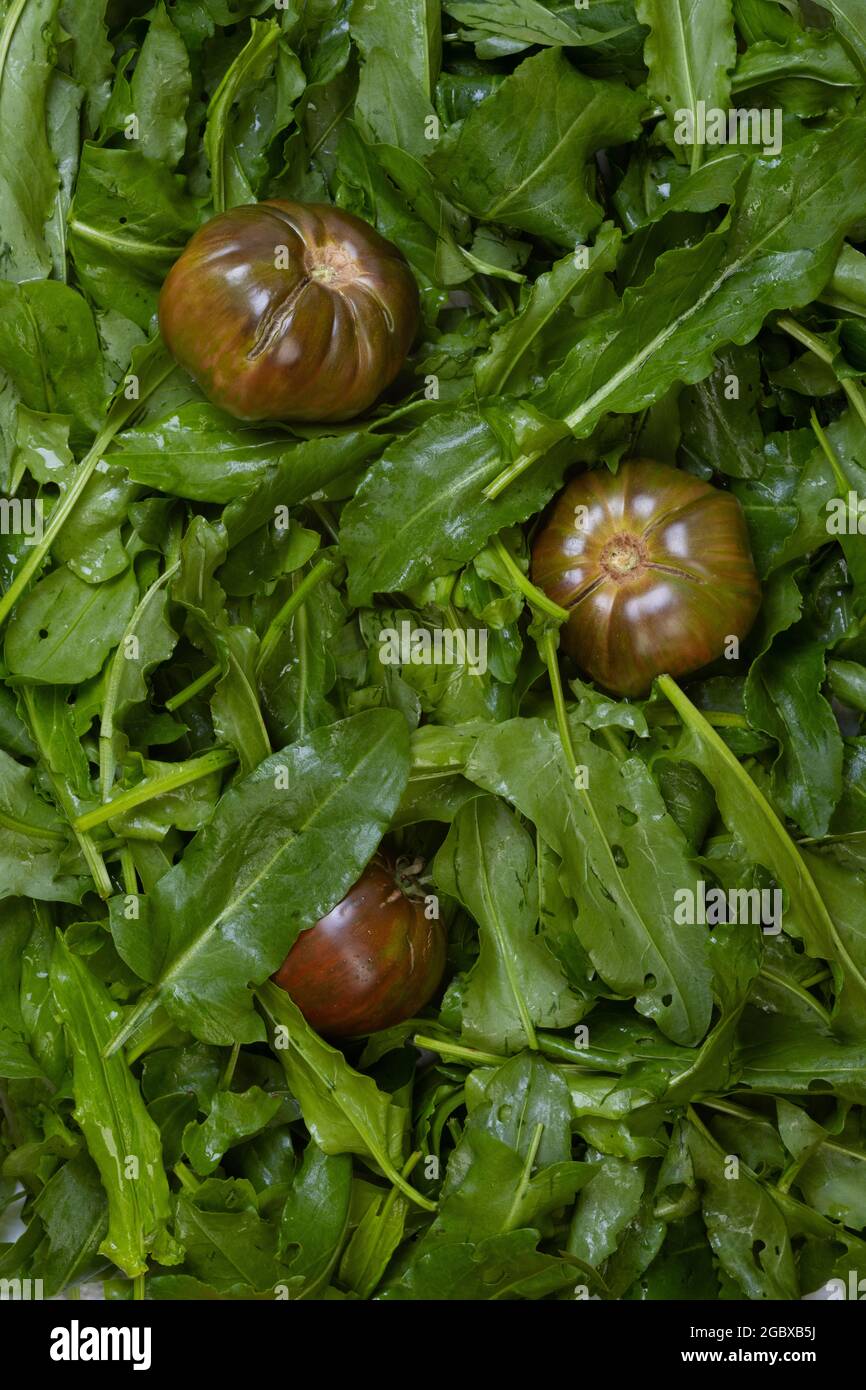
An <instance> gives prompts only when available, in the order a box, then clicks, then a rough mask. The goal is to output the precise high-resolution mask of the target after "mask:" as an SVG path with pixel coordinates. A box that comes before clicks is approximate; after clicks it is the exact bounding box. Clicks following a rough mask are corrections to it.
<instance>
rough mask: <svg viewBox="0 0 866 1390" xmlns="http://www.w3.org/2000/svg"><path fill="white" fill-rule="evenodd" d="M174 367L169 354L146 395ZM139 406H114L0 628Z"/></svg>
mask: <svg viewBox="0 0 866 1390" xmlns="http://www.w3.org/2000/svg"><path fill="white" fill-rule="evenodd" d="M153 345H154V348H155V350H157V351H159V350H163V351H164V349H161V345H160V340H159V338H155V339H153ZM174 368H175V363H174V359H173V358H171V357H169V356H168V354H166V356H165V361H164V363H163V364H162V365H161V367H160V368H159V371H158V372H156V373H155V375H154V378H153V381H152V382H151V383H150V384H149V386H148V392H147V394H150V393H151V392H152V391H154V390H156V388H157V386H159V385H160V384H161V383H162V382H163V381H164V380H165V378H166V377H167V376H169V375H170V374H171V373H172V372H173V371H174ZM140 405H141V398H139V399H138V400H136V401H132V402H127V403H126V404H125V405H124V406H123V407H122V408H121V406H120V405H119V404H118V406H117V408H115V407H112V408H111V409H110V411H109V417H108V420H107V422H106V423H105V425H104V426H103V427H102V429H101V430H100V432H99V434H98V435H97V436H96V439H95V440H94V442H93V444H92V446H91V448H90V449H89V450H88V451H87V453H86V454H85V456H84V458H83V459H82V460H81V462H80V463H79V465H78V467H77V468H76V470H75V477H74V479H73V482H72V484H71V486H70V487H69V490H68V491H67V492H65V493H64V494H63V496H62V497H61V499H60V501H59V502H58V503H57V506H56V507H55V508H54V510H53V511H52V513H51V515H50V517H49V518H48V524H47V526H46V527H45V530H44V532H43V535H42V539H41V541H40V542H39V544H38V545H34V546H33V548H32V549H31V550H29V551H28V554H27V559H26V560H25V561H24V563H23V564H22V566H21V568H20V569H19V570H18V571H17V573H16V575H15V578H14V579H13V580H12V583H11V584H10V585H9V588H8V589H7V590H6V592H5V594H3V596H2V598H0V627H2V626H3V624H4V623H5V621H6V619H7V618H8V617H9V614H10V613H11V611H12V609H13V608H14V607H15V604H16V603H17V602H18V600H19V598H20V597H21V595H22V594H23V593H24V590H25V589H26V588H27V585H28V584H29V583H30V580H31V579H32V578H33V576H34V574H36V573H37V572H38V571H39V569H40V568H41V566H42V562H43V560H44V559H45V557H46V556H47V555H48V554H49V552H50V550H51V547H52V546H53V545H54V542H55V541H56V540H57V537H58V535H59V534H60V532H61V530H62V529H63V527H64V526H65V524H66V522H67V521H68V519H69V517H70V515H71V514H72V512H73V511H74V509H75V506H76V503H77V502H78V500H79V498H80V497H81V494H82V492H83V491H84V489H85V488H86V487H87V484H88V483H89V482H90V479H91V477H92V476H93V474H94V472H95V471H96V468H97V465H98V464H99V462H100V459H101V458H102V456H103V454H104V453H105V451H106V449H107V448H108V446H109V444H110V443H111V442H112V440H113V439H114V437H115V435H116V434H117V433H118V432H119V431H120V430H121V429H122V428H123V426H124V425H125V424H126V423H127V421H128V419H129V418H130V416H131V415H132V414H133V413H134V411H135V410H137V409H138V408H139V407H140Z"/></svg>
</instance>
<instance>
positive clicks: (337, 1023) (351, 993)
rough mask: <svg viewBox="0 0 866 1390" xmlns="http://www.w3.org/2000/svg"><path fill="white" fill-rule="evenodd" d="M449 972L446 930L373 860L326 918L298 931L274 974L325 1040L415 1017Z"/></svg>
mask: <svg viewBox="0 0 866 1390" xmlns="http://www.w3.org/2000/svg"><path fill="white" fill-rule="evenodd" d="M444 969H445V930H444V927H443V926H442V924H441V922H438V921H431V920H428V919H427V917H426V916H425V913H424V902H423V899H419V898H411V897H409V896H407V894H406V893H404V892H403V890H402V888H401V887H400V885H399V883H398V882H397V879H396V878H395V875H394V873H393V871H392V870H391V868H390V867H388V866H386V865H385V864H382V863H373V864H371V865H370V866H369V867H368V868H367V869H366V870H365V872H364V873H363V874H362V875H361V877H360V878H359V879H358V882H357V883H356V884H355V886H354V887H353V888H351V889H350V890H349V892H348V893H347V894H346V896H345V898H344V899H343V901H342V902H340V903H338V904H337V906H336V907H335V908H333V909H332V910H331V911H330V912H329V913H328V914H327V916H326V917H323V918H322V919H321V920H320V921H318V922H317V923H316V925H315V926H314V927H310V929H309V930H308V931H303V932H301V934H300V936H299V937H298V939H297V941H296V942H295V944H294V946H293V947H292V949H291V951H290V952H289V954H288V956H287V957H286V959H285V961H284V962H283V964H282V965H281V966H280V969H279V970H278V971H277V973H276V975H275V976H274V979H275V980H276V982H277V984H278V985H281V986H282V988H283V989H284V990H286V991H287V992H288V993H289V994H290V995H291V997H292V999H293V1000H294V1002H295V1003H296V1004H297V1006H298V1008H299V1009H300V1010H301V1013H302V1014H303V1015H304V1017H305V1019H306V1020H307V1022H308V1023H309V1024H310V1025H311V1026H312V1027H313V1028H315V1030H316V1032H317V1033H322V1034H323V1035H324V1036H325V1037H332V1038H351V1037H357V1036H360V1035H361V1034H363V1033H376V1032H378V1031H379V1030H380V1029H381V1028H391V1027H392V1026H393V1025H394V1024H396V1023H402V1022H403V1020H404V1019H406V1018H411V1017H412V1015H413V1014H415V1013H417V1012H418V1010H419V1009H421V1008H423V1007H424V1005H425V1004H426V1003H427V1002H428V1000H429V999H430V998H431V997H432V996H433V994H434V993H435V992H436V989H437V987H438V985H439V983H440V981H441V979H442V972H443V971H444Z"/></svg>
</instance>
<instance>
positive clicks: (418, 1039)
mask: <svg viewBox="0 0 866 1390" xmlns="http://www.w3.org/2000/svg"><path fill="white" fill-rule="evenodd" d="M412 1041H413V1043H414V1044H415V1046H416V1047H422V1048H424V1049H425V1050H426V1051H427V1052H438V1053H439V1055H440V1056H442V1057H455V1058H457V1059H458V1060H459V1061H461V1062H471V1063H472V1065H473V1066H475V1067H501V1066H502V1063H503V1062H504V1061H506V1058H505V1057H499V1056H497V1054H496V1053H495V1052H479V1051H478V1049H477V1048H474V1047H463V1046H462V1045H461V1044H460V1043H451V1042H442V1040H441V1039H440V1038H428V1037H426V1036H425V1035H424V1034H423V1033H417V1034H416V1035H415V1037H414V1038H413V1039H412Z"/></svg>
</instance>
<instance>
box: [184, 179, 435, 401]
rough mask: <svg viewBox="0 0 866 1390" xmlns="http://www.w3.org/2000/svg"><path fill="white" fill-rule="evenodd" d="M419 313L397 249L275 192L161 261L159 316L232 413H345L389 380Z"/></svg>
mask: <svg viewBox="0 0 866 1390" xmlns="http://www.w3.org/2000/svg"><path fill="white" fill-rule="evenodd" d="M418 321H419V308H418V288H417V285H416V283H415V278H414V276H413V275H412V272H411V270H410V269H409V266H408V265H407V263H406V260H405V258H404V257H403V255H402V253H401V252H400V251H399V250H398V248H397V247H396V246H393V245H392V244H391V242H389V241H385V239H384V238H383V237H380V236H379V234H378V232H376V231H374V229H373V228H372V227H369V226H368V225H367V223H366V222H362V221H361V219H360V218H358V217H353V216H352V214H351V213H348V212H343V211H342V209H340V208H334V207H329V206H328V205H327V204H324V203H321V204H320V203H311V204H309V205H308V206H305V205H304V204H301V203H289V202H283V201H279V200H276V199H275V200H274V201H272V202H266V203H258V204H249V205H247V206H242V207H237V208H232V210H231V212H225V213H221V214H220V215H219V216H218V217H214V218H212V219H211V221H210V222H207V223H205V225H204V226H203V227H201V228H199V230H198V231H197V232H196V233H195V235H194V237H193V238H192V240H191V241H190V243H189V245H188V246H187V248H186V250H185V251H184V252H183V254H182V255H181V257H180V259H179V260H178V261H177V262H176V263H175V265H174V266H173V267H172V269H171V271H170V272H169V275H168V278H167V280H166V282H165V284H164V285H163V287H162V293H161V295H160V301H159V326H160V330H161V332H162V336H163V338H164V339H165V342H166V344H167V345H168V348H169V350H170V352H171V353H172V355H173V356H174V358H175V359H176V361H178V362H179V363H180V365H181V366H182V367H184V368H185V369H186V370H187V371H188V372H189V374H190V376H192V377H193V378H194V379H195V380H196V381H197V382H198V384H199V386H200V387H201V389H202V391H204V393H205V395H206V396H207V397H208V399H209V400H210V401H212V402H213V404H214V405H217V406H219V407H220V408H221V409H223V410H226V411H228V412H229V414H230V415H234V416H236V417H237V418H238V419H239V420H299V421H301V420H310V421H331V420H349V419H351V418H352V416H354V415H359V414H360V413H361V412H362V411H364V410H366V409H367V408H368V406H371V405H372V404H373V402H374V401H375V400H376V398H377V397H378V396H380V395H381V393H382V392H383V391H384V390H385V388H386V387H387V386H390V384H391V382H392V381H393V380H394V378H395V376H396V375H397V373H398V372H399V370H400V368H401V367H402V365H403V363H404V361H405V359H406V354H407V353H408V351H409V348H410V347H411V345H412V339H413V338H414V336H415V332H416V329H417V327H418Z"/></svg>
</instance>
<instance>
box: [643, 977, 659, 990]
mask: <svg viewBox="0 0 866 1390" xmlns="http://www.w3.org/2000/svg"><path fill="white" fill-rule="evenodd" d="M643 982H644V988H645V989H655V987H656V977H655V975H644V977H643Z"/></svg>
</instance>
